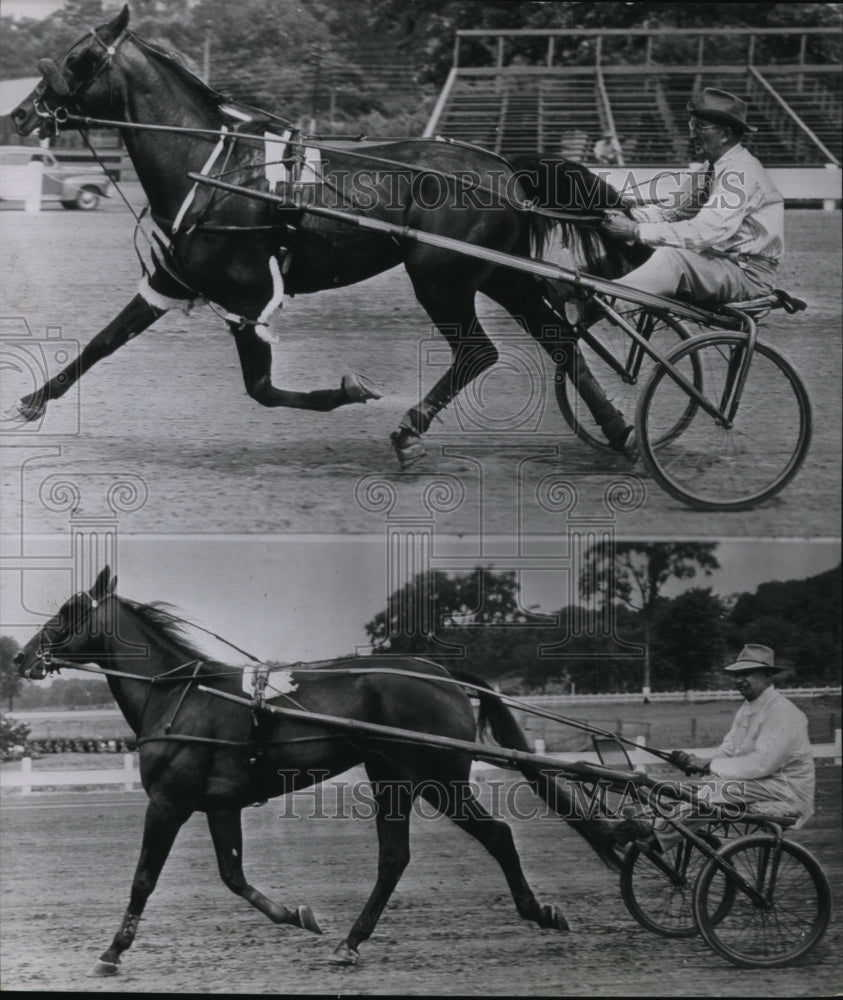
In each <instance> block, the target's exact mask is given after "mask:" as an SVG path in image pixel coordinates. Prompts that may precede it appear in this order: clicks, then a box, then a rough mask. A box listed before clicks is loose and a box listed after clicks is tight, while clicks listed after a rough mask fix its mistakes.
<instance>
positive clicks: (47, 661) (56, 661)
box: [33, 590, 113, 674]
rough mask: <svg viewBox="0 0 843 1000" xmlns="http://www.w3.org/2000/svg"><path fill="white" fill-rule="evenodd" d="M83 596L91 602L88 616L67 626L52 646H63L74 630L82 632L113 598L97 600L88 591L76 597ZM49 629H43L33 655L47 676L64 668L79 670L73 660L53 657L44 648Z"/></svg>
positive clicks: (83, 591) (106, 596) (107, 595)
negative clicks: (98, 611)
mask: <svg viewBox="0 0 843 1000" xmlns="http://www.w3.org/2000/svg"><path fill="white" fill-rule="evenodd" d="M82 594H84V595H85V597H87V598H88V602H89V604H88V609H87V614H86V615H85V617H84V619H82V620H81V621H77V620H73V621H71V622H69V623H68V624H67V626H66V627H65V628H64V629H62V631H61V632H60V633H59V635H58V637H57V638H55V639H53V640H52V641H50V643H49V645H50V646H59V645H61V643H62V642H64V641H65V639H66V638H69V637H70V636H71V635H72V633H73V631H74V630H76V631H80V630H81V629H82V628H83V627H84V626H85V625H86V624H87V623H88V621H89V620H90V618H91V616H92V615H93V613H94V612H95V611H96V610H97V609H98V608H100V607H102V605H103V604H105V602H106V601H107V600H109V598H111V597H112V596H113V595H112V594H106V595H105V597H103V598H101V599H100V600H96V599H95V598H93V597H91V595H90V594H89V593H88V591H87V590H82V591H80V592H79V594H77V595H76V597H77V598H78V597H80V596H81V595H82ZM74 619H75V616H74ZM48 628H49V625H46V626H45V627H44V628H43V629H41V632H40V634H39V637H38V640H39V641H38V648H37V649H36V650H35V652H34V654H33V656H34V658H35V660H36V661H38V662H40V664H41V666H42V667H43V668H44V671H45V674H51V673H53V672H54V671H56V670H61V668H62V667H74V668H77V667H78V664H76V663H74V662H73V661H72V660H67V659H64V658H62V657H60V656H55V655H53V651H52V649H49V648H47V649H45V648H44V642H43V640H44V638H45V636H46V632H47V630H48Z"/></svg>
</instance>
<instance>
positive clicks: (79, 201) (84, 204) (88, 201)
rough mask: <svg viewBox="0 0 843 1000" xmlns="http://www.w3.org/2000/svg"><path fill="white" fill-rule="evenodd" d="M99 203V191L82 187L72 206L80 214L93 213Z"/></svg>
mask: <svg viewBox="0 0 843 1000" xmlns="http://www.w3.org/2000/svg"><path fill="white" fill-rule="evenodd" d="M99 203H100V195H99V191H96V190H94V188H90V187H83V188H80V190H79V194H77V195H76V201H75V202H74V203H73V204H74V207H75V208H78V209H79V210H80V211H82V212H93V211H94V209H95V208H96V207H97V205H99Z"/></svg>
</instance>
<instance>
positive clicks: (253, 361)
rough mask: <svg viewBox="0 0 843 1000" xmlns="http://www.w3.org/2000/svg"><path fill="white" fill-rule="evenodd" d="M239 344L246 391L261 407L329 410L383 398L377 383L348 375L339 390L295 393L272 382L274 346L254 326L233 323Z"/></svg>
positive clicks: (235, 340)
mask: <svg viewBox="0 0 843 1000" xmlns="http://www.w3.org/2000/svg"><path fill="white" fill-rule="evenodd" d="M228 325H229V329H230V330H231V332H232V333H233V334H234V342H235V343H236V344H237V354H238V356H239V358H240V368H241V370H242V372H243V383H244V385H245V386H246V392H247V393H248V394H249V395H250V396H251V397H252V399H254V400H255V401H256V402H258V403H260V404H261V406H287V407H290V408H291V409H296V410H319V411H321V412H323V413H324V412H327V411H328V410H335V409H336V408H337V407H338V406H347V405H348V404H349V403H365V402H366V401H367V400H369V399H380V397H381V394H380V393H379V392H378V391H377V389H376V388H375V386H374V384H373V383H372V382H370V381H369V379H367V378H365V377H364V376H362V375H356V374H348V375H344V376H343V379H342V382H341V383H340V387H339V389H315V390H313V391H312V392H292V391H291V390H289V389H278V388H276V386H274V385H273V384H272V348H271V347H270V346H269V344H268V343H267V342H266V341H265V340H261V338H260V337H259V336H258V335H257V333H255V330H254V328H253V327H251V326H246V325H241V324H238V323H229V324H228Z"/></svg>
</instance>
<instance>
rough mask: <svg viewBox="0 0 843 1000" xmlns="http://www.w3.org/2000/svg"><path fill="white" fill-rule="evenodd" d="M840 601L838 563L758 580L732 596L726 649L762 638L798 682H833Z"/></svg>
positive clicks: (836, 678) (836, 671) (838, 654)
mask: <svg viewBox="0 0 843 1000" xmlns="http://www.w3.org/2000/svg"><path fill="white" fill-rule="evenodd" d="M840 604H841V569H840V567H837V569H833V570H829V571H828V572H826V573H820V574H818V575H817V576H813V577H809V578H808V579H806V580H787V581H771V582H769V583H763V584H761V586H760V587H758V589H757V590H756V591H755V593H753V594H741V595H740V597H738V599H737V601H736V602H735V605H734V608H733V609H732V613H731V615H730V618H729V624H730V626H731V627H732V629H733V635H734V642H733V644H732V650H733V651H734V652H736V651H737V650H738V649H739V648H740V647H741V646H742V645H743V644H744V643H746V642H763V643H764V644H765V645H768V646H771V647H772V648H773V649H774V650H775V653H776V660H777V662H778V663H781V664H782V665H784V666H788V667H791V668H792V669H793V672H794V675H795V677H796V679H797V681H798V682H805V683H826V684H839V683H840V665H841V626H840Z"/></svg>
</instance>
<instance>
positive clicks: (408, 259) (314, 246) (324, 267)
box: [12, 7, 632, 464]
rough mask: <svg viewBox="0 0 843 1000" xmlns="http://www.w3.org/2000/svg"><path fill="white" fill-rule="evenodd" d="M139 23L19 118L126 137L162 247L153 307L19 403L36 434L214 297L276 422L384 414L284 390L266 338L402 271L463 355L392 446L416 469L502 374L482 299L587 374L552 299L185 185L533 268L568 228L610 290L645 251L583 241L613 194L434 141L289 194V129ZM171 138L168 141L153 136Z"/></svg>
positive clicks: (510, 280)
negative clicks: (307, 306)
mask: <svg viewBox="0 0 843 1000" xmlns="http://www.w3.org/2000/svg"><path fill="white" fill-rule="evenodd" d="M128 21H129V13H128V8H127V7H124V9H123V11H122V12H121V13H120V14H119V15H117V16H116V17H115V18H114V19H113V20H112V21H110V22H109V23H108V24H105V25H103V26H101V27H100V28H97V29H96V30H95V31H92V32H90V33H89V34H88V35H86V36H85V37H84V38H83V39H81V40H80V41H79V42H77V43H76V44H75V45H73V46H72V47H71V48H70V50H69V51H68V52H66V53H65V54H64V55H63V56H62V57H61V58H59V59H58V60H56V61H53V60H50V59H43V60H41V62H40V63H39V69H40V70H41V72H42V74H43V77H44V80H43V82H42V83H40V84H39V85H38V87H37V88H36V89H35V91H33V93H32V94H31V95H30V97H29V98H27V100H26V101H24V102H23V103H22V104H21V105H20V106H19V107H18V108H16V109H15V111H14V112H13V113H12V119H13V121H14V123H15V126H16V128H17V130H18V132H19V133H20V134H21V135H29V134H31V133H32V132H34V131H35V130H36V129H40V133H41V134H42V135H48V134H52V133H53V132H54V131H55V129H56V128H57V126H58V124H60V123H61V122H62V121H63V120H66V119H67V116H68V114H69V115H71V116H77V118H76V120H75V122H74V120H73V119H71V125H72V124H75V125H76V126H80V124H82V123H81V117H80V116H87V117H89V118H93V119H96V120H98V121H110V122H113V123H114V124H115V126H116V127H119V128H120V131H121V134H122V137H123V140H124V142H125V145H126V149H127V150H128V153H129V156H130V157H131V159H132V163H133V164H134V167H135V170H136V171H137V175H138V178H139V179H140V182H141V184H142V185H143V188H144V191H145V193H146V195H147V198H148V199H149V204H150V212H151V215H152V218H153V219H154V220H155V222H156V223H157V224H158V226H159V227H160V230H161V231H162V232H163V234H164V235H163V238H162V239H161V241H160V242H159V244H158V246H157V248H156V252H155V266H154V268H153V269H152V270H151V272H150V274H149V275H148V280H146V281H144V282H143V284H142V287H141V291H140V292H139V294H137V295H135V297H134V298H133V299H132V300H131V301H130V302H129V304H128V305H127V306H126V307H125V308H124V309H123V311H122V312H121V313H120V314H119V315H118V316H116V317H115V318H114V319H113V320H112V321H111V322H110V323H109V324H108V325H107V326H106V327H105V328H104V329H103V330H101V331H100V332H99V333H97V334H96V335H95V336H94V337H93V339H92V340H91V341H90V342H89V343H88V345H87V346H86V347H85V348H84V350H83V351H82V353H81V354H80V356H79V357H78V358H77V359H75V360H74V361H73V362H72V363H71V364H70V365H68V367H67V368H65V369H64V370H63V371H61V372H60V373H58V374H57V375H56V376H55V377H53V378H51V379H50V380H49V381H48V382H46V384H44V385H43V386H41V387H40V388H39V389H37V390H36V391H35V392H33V393H31V394H30V395H28V396H26V397H24V398H23V399H22V400H21V401H20V404H19V409H20V412H21V414H22V416H23V417H24V418H25V419H30V420H31V419H35V418H37V417H38V416H40V415H41V413H42V412H43V410H44V407H45V406H46V405H47V403H48V402H49V401H50V400H52V399H58V398H59V397H60V396H62V395H63V394H64V393H65V392H66V391H67V390H68V388H69V387H70V386H71V385H72V384H73V383H74V382H75V381H76V380H77V379H78V378H79V377H80V376H81V375H83V374H84V373H85V372H86V371H87V370H88V369H89V368H90V367H91V366H92V365H93V364H95V363H96V362H97V361H99V360H100V359H102V358H104V357H106V356H107V355H109V354H111V353H112V352H113V351H115V350H116V349H117V348H119V347H121V346H122V345H123V344H125V343H126V342H127V341H128V340H130V339H131V338H132V337H134V336H136V335H137V334H139V333H141V332H142V331H143V330H145V329H147V327H149V326H150V325H151V324H152V323H154V322H155V321H156V320H157V319H158V318H159V317H160V316H161V315H162V314H163V313H164V312H165V311H166V310H167V309H169V308H171V307H173V306H177V305H180V304H181V305H184V304H186V303H188V302H190V301H192V300H196V299H199V298H200V297H201V298H204V299H207V300H208V301H210V302H213V303H216V304H217V305H218V306H220V307H221V308H222V309H223V310H225V313H226V319H227V321H228V323H229V327H230V329H231V332H232V334H233V336H234V339H235V342H236V345H237V350H238V353H239V357H240V363H241V367H242V372H243V378H244V381H245V386H246V390H247V392H248V393H249V395H250V396H251V397H252V398H253V399H255V400H257V401H258V402H259V403H260V404H262V405H263V406H287V407H297V408H300V409H310V410H332V409H335V408H336V407H338V406H344V405H346V404H349V403H360V402H366V400H367V399H371V398H377V396H378V395H379V393H378V392H377V391H376V389H375V387H374V386H373V385H372V383H370V382H369V381H368V380H366V379H364V378H362V377H358V376H351V377H346V378H344V379H343V381H342V384H341V385H340V387H339V388H338V389H322V390H315V391H312V392H293V391H288V390H285V389H281V388H277V387H276V386H274V385H273V384H272V380H271V360H272V355H271V347H270V344H269V343H268V342H267V340H266V338H265V327H266V324H267V322H268V318H269V316H270V315H271V314H272V312H273V311H274V310H275V308H276V307H277V306H278V304H279V303H280V302H281V301H282V299H283V295H284V294H295V293H298V292H302V293H307V292H317V291H320V290H321V289H326V288H336V287H338V286H342V285H348V284H352V283H355V282H358V281H362V280H363V279H365V278H368V277H371V276H372V275H375V274H378V273H380V272H382V271H385V270H387V269H389V268H392V267H395V266H396V265H399V264H403V265H404V266H405V268H406V269H407V272H408V274H409V276H410V279H411V281H412V284H413V288H414V290H415V293H416V297H417V298H418V300H419V302H420V303H421V305H422V306H423V307H424V308H425V310H426V311H427V313H428V315H429V316H430V318H431V319H432V320H433V322H434V324H435V325H436V326H437V328H438V329H439V330H440V331H441V333H442V334H443V336H444V337H445V338H446V339H447V341H448V343H449V345H450V347H451V350H452V363H451V366H450V368H449V370H448V371H447V372H446V373H445V374H444V375H443V376H442V377H441V378H440V379H439V380H438V381H437V382H436V384H435V385H434V386H433V387H432V388H431V389H430V391H429V392H428V393H427V394H426V395H425V397H424V398H423V399H422V400H421V401H420V402H419V403H418V404H417V405H416V406H414V407H412V408H411V409H410V410H408V411H407V413H405V414H404V416H403V418H402V419H401V421H400V424H399V428H398V430H397V431H396V432H395V433H394V434H393V435H392V440H393V445H394V447H395V450H396V452H397V454H398V456H399V459H400V460H401V462H402V464H409V463H410V462H412V461H414V460H415V459H416V458H418V457H419V456H420V455H422V454H423V453H424V446H423V443H422V435H423V434H424V432H425V431H426V430H427V428H428V426H429V425H430V422H431V420H432V419H433V417H434V416H435V414H436V413H438V412H439V411H440V410H441V409H442V408H443V407H445V406H447V405H448V403H450V402H451V400H452V399H453V398H454V396H456V394H457V393H458V392H460V391H461V390H462V389H463V388H465V386H467V385H468V384H469V383H470V382H471V381H472V379H474V378H476V377H477V376H479V375H480V374H482V372H483V371H485V370H486V369H487V368H488V367H489V366H490V365H492V364H494V362H495V360H496V359H497V352H496V349H495V347H494V346H493V344H492V342H491V341H490V339H489V338H488V336H487V335H486V333H485V332H484V330H483V328H482V326H481V325H480V323H479V322H478V319H477V314H476V312H475V304H474V300H475V296H476V294H477V292H478V291H481V292H483V293H484V294H486V295H488V296H490V297H491V298H492V299H494V300H495V301H496V302H498V303H499V304H500V305H502V306H503V307H504V308H505V309H506V310H507V311H508V312H509V313H511V315H512V316H514V317H515V318H516V319H517V320H518V321H519V323H521V325H522V326H523V327H524V328H525V329H526V330H528V331H529V333H530V334H531V335H532V336H533V337H535V338H536V339H537V340H538V341H539V343H540V344H541V345H542V347H543V348H544V349H545V350H546V351H547V352H548V353H549V354H550V355H551V358H552V359H553V361H554V363H555V364H556V365H557V367H558V368H559V370H560V371H561V372H567V373H571V372H573V371H574V355H575V352H576V346H575V341H576V334H575V332H574V330H573V329H572V327H571V326H570V325H569V324H568V322H567V320H566V319H565V317H564V313H563V312H562V311H561V310H559V309H558V308H555V307H553V306H552V305H551V304H550V302H551V301H556V303H557V304H558V302H559V296H558V293H557V295H556V296H555V297H554V296H550V295H549V289H548V285H547V283H546V282H544V281H542V280H540V279H538V278H535V277H533V276H532V275H529V274H523V273H519V272H516V271H513V270H504V269H501V268H500V267H497V266H496V265H494V264H492V263H487V262H484V261H481V260H478V259H473V258H470V257H466V256H461V255H457V254H454V253H451V252H447V251H443V250H440V249H436V248H434V247H429V246H423V245H420V244H418V243H413V242H412V241H409V240H394V239H391V238H389V237H387V236H383V235H380V234H377V233H371V232H365V231H361V230H359V229H357V228H356V227H354V226H351V225H348V224H346V223H342V222H332V221H326V220H324V219H319V218H316V217H314V216H313V215H308V214H307V213H302V212H301V211H299V212H289V213H287V212H279V210H278V208H277V207H276V206H274V205H267V204H265V203H262V202H259V201H257V200H255V199H253V198H249V197H244V196H243V195H236V194H231V193H227V192H226V193H224V192H221V191H219V190H213V189H210V188H208V187H207V186H200V187H196V186H195V185H194V184H193V182H192V181H191V180H190V179H189V178H188V176H187V174H188V172H190V171H193V172H202V171H204V172H205V173H206V174H210V175H213V176H217V177H224V178H225V179H226V180H227V181H230V182H236V183H238V184H240V185H247V186H252V187H253V188H254V189H255V190H263V191H266V190H273V189H274V190H276V191H278V192H280V191H282V190H283V191H285V192H286V193H288V194H289V195H290V196H291V197H292V198H299V199H303V200H304V201H305V202H307V201H308V200H310V201H312V202H315V203H317V204H327V205H329V206H330V207H334V208H343V209H348V210H350V211H354V212H365V213H368V214H370V215H371V216H372V217H374V218H377V219H381V220H384V221H387V222H393V223H397V224H400V225H404V226H409V227H411V228H414V229H420V230H424V231H426V232H430V233H433V234H440V235H447V236H450V237H453V238H455V239H458V240H461V241H463V242H466V243H471V244H475V245H478V246H484V247H491V248H494V249H497V250H502V251H506V252H510V253H514V254H518V255H520V256H522V257H529V256H530V255H531V253H533V254H535V253H536V252H537V248H540V247H541V245H542V243H543V240H544V238H545V237H546V236H547V235H548V234H549V229H550V228H551V227H552V226H554V225H558V226H560V227H562V230H563V233H562V237H563V239H562V242H564V243H566V244H568V245H570V246H571V247H572V249H573V250H574V252H575V253H576V254H577V255H578V263H580V264H581V266H583V267H584V268H585V269H586V270H588V271H590V272H591V273H595V274H601V275H603V276H605V277H616V276H618V275H619V274H621V273H622V272H623V271H624V270H626V269H628V265H629V263H630V261H628V260H627V258H628V257H629V255H630V253H631V252H632V251H630V250H629V248H626V247H624V246H623V245H622V244H621V245H617V244H613V243H612V242H611V241H604V240H602V238H601V237H599V236H598V235H597V234H596V233H595V232H593V231H592V232H590V233H588V235H587V236H586V237H585V238H583V232H582V230H581V227H580V226H578V225H577V223H576V220H577V217H578V215H582V214H585V215H588V216H590V218H591V220H592V221H593V220H594V218H595V213H597V214H598V215H599V212H600V211H601V210H602V209H603V208H605V207H609V206H611V205H614V206H617V205H618V204H619V203H620V201H619V197H618V195H617V193H616V192H614V191H613V190H612V189H611V188H609V187H608V186H607V185H605V184H604V183H603V182H601V181H600V180H598V179H597V178H596V177H594V176H593V175H591V174H589V173H588V172H587V171H586V170H584V168H582V167H580V166H579V165H577V164H573V163H567V162H564V161H560V160H538V159H531V160H525V161H522V162H519V163H518V164H511V163H508V162H507V161H505V160H503V159H502V158H501V157H499V156H496V155H494V154H492V153H488V152H485V151H484V150H481V149H478V148H476V147H472V146H467V145H464V144H459V143H451V142H443V141H433V140H407V141H403V142H396V143H390V144H385V145H375V146H369V147H360V148H358V149H357V150H350V149H338V148H335V147H328V148H325V147H323V148H322V149H321V154H320V158H321V162H320V164H319V166H318V168H312V171H313V172H312V173H311V175H310V180H311V182H312V183H304V182H303V181H302V180H301V178H302V176H303V175H301V174H300V175H298V177H299V182H292V181H290V182H288V181H285V180H283V178H284V177H287V178H289V177H291V176H292V174H291V173H290V171H293V170H294V166H295V161H296V160H297V159H298V157H299V153H300V152H301V149H302V146H301V144H300V143H297V142H295V141H294V139H293V140H291V141H290V142H287V143H286V144H285V143H281V144H275V145H271V144H270V145H269V146H268V145H267V144H266V141H262V139H261V137H262V136H263V135H264V133H265V131H268V130H275V131H276V132H278V131H279V127H278V121H279V120H278V119H277V118H273V117H272V116H270V117H269V118H267V117H266V115H265V113H263V112H259V111H255V110H254V109H249V110H246V111H244V109H243V108H242V106H240V107H238V106H236V105H235V104H233V102H231V101H228V100H227V99H226V98H225V97H224V96H223V95H222V94H220V93H218V92H216V91H214V90H212V89H211V88H210V87H208V86H206V85H205V84H204V83H202V81H200V80H199V79H198V78H197V77H196V76H194V75H193V74H192V73H190V72H189V71H188V70H187V69H185V68H184V67H183V66H182V65H181V64H180V63H179V62H178V61H176V59H174V58H173V57H172V56H171V55H169V54H167V53H166V52H163V51H162V50H161V49H159V48H157V47H156V46H154V45H151V44H150V43H148V42H145V41H143V40H142V39H140V38H138V37H137V36H136V35H134V34H133V33H132V32H131V31H129V30H128V28H127V25H128ZM150 126H151V127H152V128H150ZM161 126H167V127H168V128H169V129H170V131H156V130H153V129H154V128H155V127H161ZM179 130H181V131H179ZM246 136H252V138H247V137H246ZM285 171H286V173H285ZM276 185H277V186H276ZM531 203H536V204H538V205H544V206H545V207H547V208H550V209H564V210H565V212H566V213H567V218H568V219H569V221H567V222H554V221H551V219H549V218H548V217H547V216H542V215H541V214H536V212H535V211H531V210H529V206H530V205H531ZM557 214H559V213H557ZM563 297H564V292H563ZM262 334H264V336H262ZM576 376H577V377H576V381H577V388H578V391H579V393H580V395H581V396H582V398H583V400H584V401H585V402H586V404H587V405H588V407H589V409H590V411H591V412H592V414H593V416H594V418H595V420H596V422H597V424H598V425H599V426H600V427H601V428H602V429H603V431H604V433H605V435H606V437H607V439H608V441H609V443H610V444H613V443H617V446H618V448H619V450H620V446H621V443H622V441H623V438H624V436H625V434H626V432H627V430H628V425H627V424H626V421H625V420H624V419H623V417H622V416H621V414H620V413H619V412H618V410H617V409H616V408H615V407H614V406H613V405H612V404H611V403H610V402H609V401H608V400H607V399H606V397H605V395H604V394H603V392H602V390H601V389H600V387H599V386H598V385H597V383H596V382H595V380H594V379H593V378H592V377H591V376H590V373H588V371H587V369H585V368H584V366H582V364H580V366H579V367H578V370H577V373H576Z"/></svg>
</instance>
